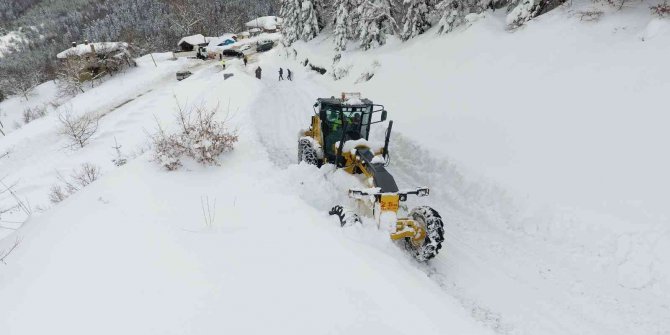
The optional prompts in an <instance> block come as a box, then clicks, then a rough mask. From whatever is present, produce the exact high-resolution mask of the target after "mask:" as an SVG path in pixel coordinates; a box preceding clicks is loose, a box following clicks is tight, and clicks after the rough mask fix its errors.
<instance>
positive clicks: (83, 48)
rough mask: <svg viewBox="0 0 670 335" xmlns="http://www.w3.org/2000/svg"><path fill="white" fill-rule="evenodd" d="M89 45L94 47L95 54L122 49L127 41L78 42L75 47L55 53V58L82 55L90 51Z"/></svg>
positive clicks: (125, 46) (125, 47) (126, 45)
mask: <svg viewBox="0 0 670 335" xmlns="http://www.w3.org/2000/svg"><path fill="white" fill-rule="evenodd" d="M91 46H93V48H95V52H96V53H97V54H100V53H103V52H104V53H108V52H113V51H122V50H126V49H128V43H126V42H95V43H88V44H78V45H77V46H76V47H71V48H69V49H67V50H65V51H62V52H60V53H58V54H57V55H56V57H57V58H60V59H63V58H67V57H69V56H82V55H85V54H87V53H90V52H91V51H92V50H91Z"/></svg>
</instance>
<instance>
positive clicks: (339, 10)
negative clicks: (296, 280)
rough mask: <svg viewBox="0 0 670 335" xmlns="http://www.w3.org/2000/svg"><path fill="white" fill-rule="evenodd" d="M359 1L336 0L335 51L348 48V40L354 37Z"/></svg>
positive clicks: (334, 20)
mask: <svg viewBox="0 0 670 335" xmlns="http://www.w3.org/2000/svg"><path fill="white" fill-rule="evenodd" d="M357 5H358V3H357V1H355V0H335V3H334V4H333V7H334V8H335V17H334V19H333V25H334V27H333V35H334V38H335V51H344V50H346V49H347V41H348V40H349V39H351V38H353V37H354V35H355V29H354V24H355V23H356V22H357V21H355V19H356V17H357V13H356V11H357V8H356V6H357Z"/></svg>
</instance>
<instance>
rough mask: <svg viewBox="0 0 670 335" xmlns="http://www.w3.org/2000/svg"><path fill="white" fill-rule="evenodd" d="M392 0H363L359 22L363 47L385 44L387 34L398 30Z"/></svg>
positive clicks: (359, 35)
mask: <svg viewBox="0 0 670 335" xmlns="http://www.w3.org/2000/svg"><path fill="white" fill-rule="evenodd" d="M393 5H394V4H393V1H392V0H363V2H362V3H361V6H360V7H359V8H360V21H359V23H358V38H359V39H360V41H361V48H363V49H366V50H367V49H370V48H374V47H378V46H380V45H384V44H385V43H386V35H388V34H393V33H395V31H396V22H395V19H394V18H393V15H392V14H391V8H392V7H393Z"/></svg>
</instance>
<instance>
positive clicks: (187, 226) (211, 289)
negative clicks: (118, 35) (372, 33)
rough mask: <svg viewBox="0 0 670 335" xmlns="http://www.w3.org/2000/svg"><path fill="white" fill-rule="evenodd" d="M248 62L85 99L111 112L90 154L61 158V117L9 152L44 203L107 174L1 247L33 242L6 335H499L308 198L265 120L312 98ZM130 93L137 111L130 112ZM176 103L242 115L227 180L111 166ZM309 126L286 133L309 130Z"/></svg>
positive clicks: (22, 264)
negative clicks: (62, 187) (96, 173)
mask: <svg viewBox="0 0 670 335" xmlns="http://www.w3.org/2000/svg"><path fill="white" fill-rule="evenodd" d="M268 57H274V56H273V55H272V54H270V55H268ZM252 61H254V62H255V60H254V59H253V58H252ZM198 62H200V61H198ZM234 63H235V62H232V61H230V62H228V64H229V65H228V66H229V67H232V68H229V69H228V70H227V72H228V73H232V74H234V76H233V77H232V78H229V79H227V80H225V81H224V79H223V74H222V73H221V69H220V68H219V65H218V63H217V62H211V63H202V64H204V65H202V66H200V67H193V65H192V64H189V63H183V62H182V61H180V62H173V61H168V60H163V61H160V62H159V64H158V65H159V66H158V68H154V67H153V64H151V63H146V62H144V61H141V62H139V64H140V67H139V68H138V69H135V70H131V71H130V72H129V73H127V74H126V75H124V76H123V78H118V79H113V80H111V81H108V82H105V83H104V84H103V85H100V86H99V87H96V88H94V89H91V90H90V91H88V92H86V93H84V94H81V95H79V96H78V97H77V98H75V99H73V100H72V101H70V104H71V105H73V106H82V109H80V110H77V112H84V110H83V106H87V107H89V108H90V109H89V111H104V112H105V113H106V115H105V116H104V117H103V118H102V119H101V121H100V123H101V124H100V127H101V129H100V131H99V133H98V134H97V135H96V136H95V137H94V138H93V139H92V140H91V144H90V145H89V146H87V147H85V148H84V149H79V150H71V149H66V148H63V141H62V138H60V137H59V136H58V135H57V130H58V129H57V121H56V116H55V114H53V113H52V114H53V115H49V116H47V117H45V118H44V119H40V120H39V121H35V123H31V124H29V125H28V126H26V127H23V128H21V129H19V130H18V131H16V132H14V133H12V134H10V135H9V136H8V137H7V138H5V139H4V140H3V142H2V145H3V146H4V147H6V148H12V149H14V150H13V152H15V153H16V154H13V155H12V156H10V157H8V158H6V162H10V163H11V164H14V165H11V164H10V163H5V162H4V161H3V162H0V164H3V165H2V167H3V171H11V170H13V171H17V169H20V170H19V171H20V173H17V172H15V173H13V174H12V175H14V176H17V175H21V176H22V178H21V180H22V183H20V184H18V185H21V187H17V192H18V193H19V194H28V195H30V199H31V201H32V202H33V203H39V204H44V203H45V199H44V197H45V195H46V192H48V185H49V181H47V179H48V178H51V179H52V180H54V181H55V171H54V169H56V168H58V169H60V170H66V171H67V169H68V168H74V167H76V166H77V165H78V164H79V162H81V161H87V162H91V163H94V164H98V165H101V166H102V167H103V173H104V176H103V178H102V179H100V180H99V181H96V182H95V183H93V184H91V185H90V186H89V187H87V188H84V189H83V190H81V191H80V192H78V193H76V194H75V195H73V196H71V197H70V198H68V199H67V200H65V201H64V202H62V203H61V204H59V205H57V206H55V207H54V208H51V209H49V210H47V211H45V212H43V213H41V214H39V215H37V216H35V217H33V218H32V219H31V220H29V221H28V222H27V223H26V224H25V225H23V226H22V227H21V228H20V229H19V230H18V231H15V232H14V233H13V234H12V235H10V236H8V237H7V238H5V239H4V240H3V241H2V245H0V250H6V249H8V247H9V246H11V245H12V244H13V243H14V241H16V239H19V240H20V244H19V246H18V247H17V248H16V249H14V251H13V252H12V253H11V254H10V256H9V257H7V259H6V264H3V265H2V269H1V271H0V310H2V311H3V313H2V317H0V329H3V334H35V333H44V332H63V331H67V332H68V333H72V334H89V333H92V332H94V333H98V334H118V333H130V334H167V333H174V334H185V333H188V334H214V333H222V332H223V333H251V334H260V333H266V332H273V333H277V334H296V333H297V334H308V333H323V332H327V333H341V334H370V333H376V332H384V333H396V334H406V333H410V332H415V331H416V332H420V333H425V334H441V333H443V332H444V331H445V329H447V328H445V324H446V325H448V329H449V330H452V331H455V332H457V333H460V334H486V333H490V331H489V330H487V329H486V328H485V327H483V326H482V325H479V324H477V322H476V321H475V320H473V319H472V318H470V317H469V315H468V312H467V310H465V309H463V308H462V307H461V306H460V305H459V303H458V302H457V301H456V300H455V299H453V298H451V297H448V296H445V295H444V293H443V292H442V291H441V289H440V288H439V286H438V285H437V284H435V283H434V282H432V281H431V280H430V279H429V278H428V277H427V276H426V275H425V274H424V273H422V272H421V271H419V270H417V269H416V267H415V263H414V261H413V260H411V258H410V257H408V256H407V255H406V254H405V253H404V252H403V251H402V250H401V249H399V248H397V247H396V246H395V245H393V244H391V243H389V241H388V237H387V236H385V235H380V234H379V232H378V231H377V230H376V229H373V228H372V227H367V228H362V227H352V228H351V229H350V230H342V229H341V228H340V227H339V225H338V224H337V219H335V218H332V217H329V216H328V215H327V213H326V212H324V211H321V210H319V209H317V208H315V207H313V206H310V204H309V203H306V202H305V201H304V199H302V198H301V197H300V194H299V193H298V192H296V191H294V189H295V188H299V186H298V184H299V180H300V178H301V177H302V176H297V175H295V173H294V172H291V171H286V170H284V169H280V168H278V166H277V165H275V164H274V163H273V160H272V159H270V158H269V156H270V155H271V154H270V151H271V150H268V148H267V147H266V146H265V145H264V144H263V139H264V138H267V137H265V136H267V135H269V134H272V133H273V132H274V133H276V134H277V135H278V136H280V135H283V133H282V132H280V131H279V129H278V128H277V127H276V126H277V125H274V128H264V129H261V128H262V127H260V126H258V125H257V123H256V122H255V120H256V117H263V116H267V117H268V119H276V118H277V117H278V116H279V115H281V113H283V114H286V115H288V116H291V115H293V116H295V117H297V116H298V115H300V116H303V117H307V116H308V115H309V113H310V109H309V108H305V106H301V105H303V103H305V102H306V103H307V107H309V105H311V101H312V100H313V98H314V97H313V96H311V95H309V94H304V95H300V96H299V97H300V98H299V99H296V100H294V101H296V102H300V105H293V106H289V105H284V106H281V105H275V104H276V103H280V102H281V101H280V100H273V99H278V96H277V95H276V94H274V93H273V92H274V91H276V90H277V89H278V86H277V83H275V82H274V78H273V77H270V76H268V77H266V79H265V80H263V81H258V80H256V79H255V78H254V77H253V75H252V74H253V73H252V70H251V69H249V70H246V69H242V68H241V65H240V64H239V63H238V64H234ZM261 64H262V63H261ZM183 67H186V68H190V69H191V71H194V72H195V73H194V75H193V76H191V77H190V78H188V79H186V80H184V81H182V82H177V81H176V80H175V79H174V77H173V76H174V72H175V71H176V70H177V69H179V68H183ZM115 81H116V82H115ZM307 84H308V83H307V82H305V83H303V84H302V85H300V86H294V87H293V88H289V87H286V88H283V90H297V91H299V90H301V89H302V88H303V85H307ZM120 96H125V97H126V98H125V99H120V100H119V101H116V100H117V98H116V97H120ZM175 98H176V100H178V101H180V102H181V103H184V104H185V103H188V104H201V103H204V104H205V105H206V106H209V107H213V106H215V105H217V104H219V105H220V106H222V107H223V108H225V109H228V111H225V110H224V111H222V115H221V117H224V116H225V115H223V114H227V117H228V118H229V122H228V123H229V126H230V127H234V128H236V129H237V130H238V132H239V135H240V143H239V144H238V146H237V148H236V150H235V151H234V152H233V153H231V154H229V155H226V156H225V157H222V161H221V166H220V167H209V168H205V167H201V166H198V165H195V164H187V166H186V167H185V169H183V170H182V171H179V172H167V171H165V170H163V169H162V168H161V167H160V166H159V165H158V164H157V163H155V162H153V161H152V160H151V157H152V156H151V155H150V153H146V154H143V155H142V154H141V155H139V156H137V157H134V156H130V158H131V160H130V162H129V163H128V164H126V165H124V166H122V167H119V168H115V167H113V165H112V164H110V159H111V158H113V156H112V155H111V153H112V152H113V150H109V149H108V148H110V149H111V146H110V145H113V142H110V140H112V139H113V137H114V136H115V137H117V139H118V140H119V141H120V142H121V141H122V142H123V144H124V146H125V147H126V148H128V149H129V150H131V149H132V148H133V147H134V146H140V147H141V146H142V145H143V143H144V142H146V140H147V133H152V132H153V131H154V130H155V127H156V126H155V124H154V117H155V118H156V119H158V120H159V121H160V122H161V123H162V124H163V125H164V126H166V127H167V128H168V129H169V128H170V127H172V123H173V122H172V121H173V117H174V110H175V108H176V105H175ZM273 101H274V103H272V102H273ZM108 105H109V106H111V107H112V108H108V107H107V106H108ZM263 106H265V107H270V106H276V108H274V109H269V108H266V109H261V107H263ZM63 108H64V107H63ZM57 112H58V111H56V112H54V113H57ZM295 120H296V122H295V123H294V124H291V125H288V124H287V125H286V127H285V129H286V130H288V129H290V128H297V127H300V123H299V122H298V121H297V118H296V119H295ZM37 122H39V123H37ZM292 132H293V133H294V134H295V130H293V131H292ZM261 133H262V134H263V135H262V136H261V135H260V134H261ZM29 138H32V139H40V142H34V141H32V140H29ZM293 142H294V141H293ZM19 149H20V150H19ZM24 156H25V158H20V157H24ZM30 157H32V158H30ZM40 159H41V161H38V160H40ZM30 162H32V164H31V163H30ZM12 166H14V167H15V168H11V169H10V168H8V167H12ZM292 168H293V169H298V170H302V171H303V172H304V174H308V175H313V176H316V175H319V174H321V173H322V172H321V171H319V170H318V169H316V168H314V167H309V166H294V167H292ZM5 169H6V170H5ZM50 171H54V172H50ZM304 174H303V176H304ZM330 174H333V173H332V172H331V173H330ZM334 175H335V176H337V177H338V178H341V179H343V180H349V182H352V180H351V179H350V177H349V176H346V175H344V174H343V173H341V172H337V173H335V174H334ZM26 181H27V182H26ZM38 183H39V184H40V185H38ZM28 186H30V187H28ZM31 189H32V190H37V189H39V192H37V191H33V192H32V193H31ZM312 192H313V191H312ZM40 193H41V196H40ZM26 197H27V196H26ZM314 197H315V198H319V196H318V195H315V196H314ZM38 200H40V201H39V202H38ZM203 206H204V207H203ZM203 211H205V212H207V213H209V212H211V213H212V217H213V222H211V223H210V224H208V223H206V222H205V219H204V217H203ZM6 247H7V248H6ZM35 320H40V322H35Z"/></svg>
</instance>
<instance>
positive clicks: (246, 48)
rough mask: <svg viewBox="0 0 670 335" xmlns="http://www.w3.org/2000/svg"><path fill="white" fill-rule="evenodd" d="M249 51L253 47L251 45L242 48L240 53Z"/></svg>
mask: <svg viewBox="0 0 670 335" xmlns="http://www.w3.org/2000/svg"><path fill="white" fill-rule="evenodd" d="M249 49H251V45H249V44H245V45H243V46H241V47H240V51H247V50H249Z"/></svg>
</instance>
